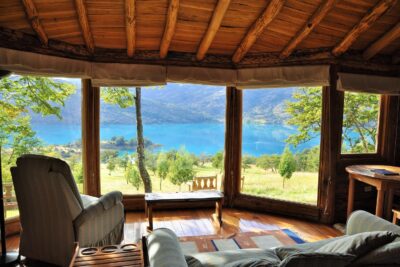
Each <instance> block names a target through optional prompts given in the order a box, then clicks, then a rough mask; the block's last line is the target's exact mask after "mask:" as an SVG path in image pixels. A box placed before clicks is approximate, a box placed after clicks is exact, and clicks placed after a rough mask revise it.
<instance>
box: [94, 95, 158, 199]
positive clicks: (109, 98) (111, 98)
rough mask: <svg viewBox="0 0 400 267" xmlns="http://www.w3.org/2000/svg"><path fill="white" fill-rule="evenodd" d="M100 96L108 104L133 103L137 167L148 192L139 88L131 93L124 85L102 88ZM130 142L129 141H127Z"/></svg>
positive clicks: (122, 104)
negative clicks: (134, 109) (134, 108)
mask: <svg viewBox="0 0 400 267" xmlns="http://www.w3.org/2000/svg"><path fill="white" fill-rule="evenodd" d="M101 97H102V99H103V100H104V102H106V103H108V104H113V105H118V106H119V107H121V108H128V107H131V106H133V105H135V107H136V130H137V131H136V133H137V147H136V151H137V159H138V169H139V173H140V177H141V179H142V181H143V184H144V191H145V192H146V193H149V192H151V191H152V189H151V179H150V175H149V173H148V172H147V169H146V165H145V162H146V156H145V148H144V137H143V122H142V111H141V88H140V87H136V89H135V94H133V93H132V92H131V91H130V90H129V88H126V87H118V88H117V87H114V88H110V87H108V88H104V89H102V90H101ZM129 143H130V142H129Z"/></svg>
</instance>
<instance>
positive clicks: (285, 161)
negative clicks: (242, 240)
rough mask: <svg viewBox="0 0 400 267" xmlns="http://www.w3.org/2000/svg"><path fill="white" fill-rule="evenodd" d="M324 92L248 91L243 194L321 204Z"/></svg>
mask: <svg viewBox="0 0 400 267" xmlns="http://www.w3.org/2000/svg"><path fill="white" fill-rule="evenodd" d="M321 109H322V88H320V87H313V88H308V87H307V88H279V89H260V90H244V92H243V137H242V165H241V167H242V179H241V183H242V184H241V192H242V193H244V194H249V195H254V196H261V197H268V198H275V199H281V200H287V201H293V202H301V203H306V204H312V205H316V204H317V196H318V170H319V157H320V131H321V114H322V111H321Z"/></svg>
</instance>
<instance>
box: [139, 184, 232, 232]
mask: <svg viewBox="0 0 400 267" xmlns="http://www.w3.org/2000/svg"><path fill="white" fill-rule="evenodd" d="M223 198H224V194H223V193H222V192H219V191H197V192H182V193H146V194H145V196H144V200H145V205H146V206H145V211H146V216H147V218H148V220H149V226H148V227H147V228H148V229H149V230H153V208H154V207H156V206H157V205H158V204H163V203H177V202H205V201H213V202H214V201H215V212H216V214H217V219H218V222H219V225H220V226H222V200H223Z"/></svg>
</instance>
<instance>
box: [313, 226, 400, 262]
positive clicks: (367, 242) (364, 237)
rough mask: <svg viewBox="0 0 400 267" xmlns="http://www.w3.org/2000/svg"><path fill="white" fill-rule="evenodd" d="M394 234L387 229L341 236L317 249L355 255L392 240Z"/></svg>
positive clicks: (362, 253)
mask: <svg viewBox="0 0 400 267" xmlns="http://www.w3.org/2000/svg"><path fill="white" fill-rule="evenodd" d="M396 237H398V236H397V235H396V234H394V233H392V232H388V231H376V232H365V233H359V234H355V235H350V236H346V237H343V238H341V239H338V240H335V241H332V242H330V243H329V244H326V245H324V246H322V247H321V248H320V249H317V250H316V252H321V253H340V254H351V255H355V256H356V257H360V256H363V255H365V254H366V253H368V252H370V251H372V250H374V249H376V248H378V247H380V246H383V245H385V244H387V243H390V242H392V241H393V240H394V239H395V238H396Z"/></svg>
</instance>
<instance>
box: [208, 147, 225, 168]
mask: <svg viewBox="0 0 400 267" xmlns="http://www.w3.org/2000/svg"><path fill="white" fill-rule="evenodd" d="M211 162H212V166H213V167H214V168H216V169H218V170H219V171H220V172H222V168H223V166H224V153H223V152H222V151H218V152H217V153H215V155H214V156H213V157H212V159H211Z"/></svg>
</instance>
